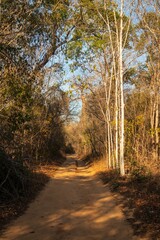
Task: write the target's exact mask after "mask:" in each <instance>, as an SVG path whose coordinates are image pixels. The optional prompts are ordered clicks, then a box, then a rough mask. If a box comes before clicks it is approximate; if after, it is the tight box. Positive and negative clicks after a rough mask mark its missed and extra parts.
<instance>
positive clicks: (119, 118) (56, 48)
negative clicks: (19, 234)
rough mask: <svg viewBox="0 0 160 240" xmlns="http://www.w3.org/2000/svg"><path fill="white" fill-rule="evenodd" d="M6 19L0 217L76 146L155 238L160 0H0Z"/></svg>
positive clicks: (159, 173) (14, 210)
mask: <svg viewBox="0 0 160 240" xmlns="http://www.w3.org/2000/svg"><path fill="white" fill-rule="evenodd" d="M0 19H1V31H0V63H1V65H0V72H1V80H0V224H1V225H2V226H4V225H5V224H6V223H8V221H10V220H12V219H13V218H14V217H15V216H18V215H19V214H20V212H21V211H22V210H23V209H26V206H27V205H28V203H29V202H30V201H31V200H33V199H34V197H35V196H36V194H37V192H38V191H40V190H41V189H42V187H43V186H44V185H45V184H46V183H47V181H48V180H49V179H50V177H51V176H52V175H54V173H53V172H54V171H56V169H57V168H59V167H60V166H61V165H63V163H64V162H65V160H66V158H67V156H68V154H76V157H77V158H78V159H81V162H83V164H85V166H89V167H90V168H91V169H92V171H94V173H95V175H96V177H98V178H100V179H102V181H103V183H104V184H109V186H110V187H109V188H110V189H111V192H112V191H113V192H118V194H120V195H122V196H123V198H124V201H123V204H124V205H125V207H126V206H127V207H128V208H129V209H130V210H128V211H132V212H133V218H132V219H131V224H132V222H134V223H135V222H137V221H140V224H139V225H138V226H137V225H136V224H135V225H134V224H133V225H134V229H135V231H137V234H138V230H139V229H140V233H150V235H149V236H150V239H155V240H156V239H157V240H158V239H159V238H158V237H160V3H159V1H157V0H128V1H125V0H115V1H109V0H74V1H71V0H14V1H12V0H1V4H0ZM53 169H54V170H53ZM127 199H128V200H127ZM133 219H134V220H133ZM137 229H138V230H137ZM75 239H76V238H75ZM139 239H140V238H139ZM97 240H101V239H97Z"/></svg>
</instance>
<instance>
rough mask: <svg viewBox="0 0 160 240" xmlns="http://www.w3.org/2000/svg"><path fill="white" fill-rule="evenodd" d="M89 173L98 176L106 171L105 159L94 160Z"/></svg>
mask: <svg viewBox="0 0 160 240" xmlns="http://www.w3.org/2000/svg"><path fill="white" fill-rule="evenodd" d="M90 169H91V171H92V173H93V174H98V173H100V172H104V171H106V170H107V164H106V159H105V158H101V159H94V162H93V163H92V164H91V168H90Z"/></svg>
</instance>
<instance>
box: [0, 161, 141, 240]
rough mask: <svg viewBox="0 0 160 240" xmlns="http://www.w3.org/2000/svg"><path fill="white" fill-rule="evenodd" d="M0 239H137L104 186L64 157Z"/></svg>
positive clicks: (84, 169) (86, 170) (86, 171)
mask: <svg viewBox="0 0 160 240" xmlns="http://www.w3.org/2000/svg"><path fill="white" fill-rule="evenodd" d="M0 239H3V240H4V239H5V240H6V239H7V240H133V239H134V240H135V239H136V240H137V239H138V240H139V239H140V238H136V237H133V232H132V229H131V227H130V226H129V224H128V223H127V221H126V220H125V218H124V216H123V213H122V211H121V209H120V207H119V206H118V205H116V203H115V200H114V198H113V196H112V194H111V192H110V191H109V189H107V188H106V187H105V186H103V185H102V183H101V182H100V181H98V180H97V179H95V178H94V176H92V174H91V172H90V170H89V169H87V168H86V167H78V169H77V168H76V164H75V159H74V158H68V159H67V161H66V162H65V163H64V165H63V166H62V167H60V168H59V170H58V171H57V172H56V174H55V176H54V178H53V179H51V180H50V182H49V183H48V185H47V186H46V187H45V189H44V190H43V191H42V192H41V193H40V195H39V197H38V198H37V199H36V200H35V201H34V202H33V203H32V204H31V205H30V207H29V208H28V210H27V211H26V213H25V214H24V215H23V216H21V217H19V218H18V219H17V220H15V221H14V222H13V223H12V224H11V225H10V226H8V229H7V230H6V232H5V233H4V235H3V236H2V237H1V238H0Z"/></svg>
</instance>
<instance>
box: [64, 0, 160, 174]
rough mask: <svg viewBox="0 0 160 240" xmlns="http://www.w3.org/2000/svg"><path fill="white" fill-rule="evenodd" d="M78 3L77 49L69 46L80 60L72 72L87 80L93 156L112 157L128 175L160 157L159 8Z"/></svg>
mask: <svg viewBox="0 0 160 240" xmlns="http://www.w3.org/2000/svg"><path fill="white" fill-rule="evenodd" d="M78 3H79V5H78V6H79V11H80V14H81V22H80V23H79V28H78V29H77V31H75V38H76V37H77V43H76V44H74V43H72V42H71V43H70V44H69V46H68V51H69V52H68V55H69V57H70V56H71V57H72V54H73V56H74V57H75V54H77V55H76V56H77V58H78V59H80V60H78V61H77V58H74V57H73V58H72V59H75V64H72V68H73V67H75V68H82V69H83V71H85V75H86V76H85V77H84V81H83V85H84V84H85V85H86V88H87V89H88V91H86V92H85V94H83V102H82V103H83V104H82V116H81V118H82V119H81V123H80V128H83V130H82V131H81V132H82V134H83V137H84V139H85V140H86V142H87V147H88V153H92V154H93V155H96V156H98V155H106V160H107V166H108V167H109V168H118V169H119V170H120V173H121V175H124V170H125V166H126V167H128V166H130V167H131V166H133V165H134V164H139V163H140V159H143V164H145V163H146V164H147V159H149V158H150V157H151V156H152V158H154V159H159V155H160V153H159V149H160V146H159V145H160V143H159V137H160V136H159V135H160V132H159V127H160V125H159V119H160V114H159V107H160V102H159V101H160V99H159V96H160V92H159V84H160V79H159V74H158V73H159V66H160V65H159V59H160V58H159V56H160V51H159V45H158V44H157V43H158V42H159V27H158V25H159V15H158V5H157V3H156V1H155V2H154V4H153V6H152V7H151V8H150V7H149V6H151V3H149V4H150V5H148V3H147V2H146V1H142V2H139V5H138V6H136V4H135V3H133V2H132V1H129V2H126V1H117V2H116V1H115V2H112V3H111V2H110V1H103V3H101V2H99V1H78ZM126 8H127V11H126ZM93 23H94V24H93ZM153 25H154V26H153ZM73 46H74V47H73ZM72 49H73V51H72ZM83 53H84V54H83ZM139 56H141V58H140V59H138V58H139ZM83 62H84V63H85V66H84V64H83ZM82 79H83V78H82ZM84 103H85V104H84ZM84 122H85V124H84ZM124 158H125V163H126V164H125V166H124ZM144 159H145V161H144ZM153 162H154V161H153ZM155 165H156V164H155Z"/></svg>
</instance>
